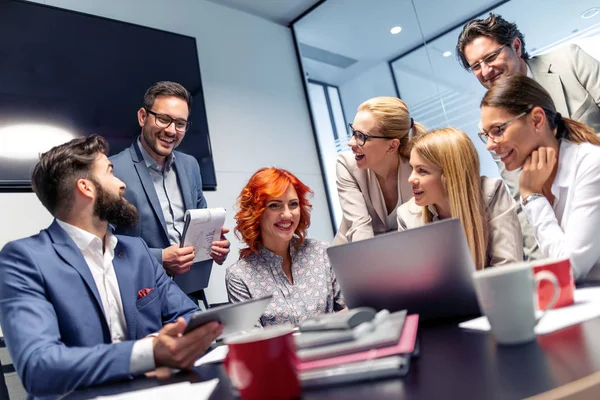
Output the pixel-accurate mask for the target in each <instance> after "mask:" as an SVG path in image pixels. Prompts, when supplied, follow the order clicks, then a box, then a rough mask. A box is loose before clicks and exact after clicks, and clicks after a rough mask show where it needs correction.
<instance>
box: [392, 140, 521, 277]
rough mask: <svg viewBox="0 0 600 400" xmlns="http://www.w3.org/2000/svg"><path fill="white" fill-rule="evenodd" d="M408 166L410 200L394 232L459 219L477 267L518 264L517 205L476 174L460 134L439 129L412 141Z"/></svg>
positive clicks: (475, 160)
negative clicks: (409, 172) (410, 190)
mask: <svg viewBox="0 0 600 400" xmlns="http://www.w3.org/2000/svg"><path fill="white" fill-rule="evenodd" d="M410 166H411V168H412V173H411V175H410V178H409V179H408V181H409V182H410V185H411V187H412V194H413V196H414V197H413V198H412V199H411V200H410V201H409V202H407V203H406V204H403V205H402V206H400V208H399V209H398V230H406V229H411V228H416V227H418V226H422V225H425V224H427V223H430V222H433V221H437V220H443V219H446V218H458V219H459V220H460V222H461V223H462V226H463V228H464V231H465V235H466V238H467V243H468V244H469V249H470V251H471V256H472V257H473V261H474V263H475V267H476V269H478V270H479V269H483V268H486V267H490V266H495V265H502V264H508V263H512V262H517V261H522V260H523V242H522V239H521V227H520V225H519V220H518V218H517V209H516V202H515V201H514V199H513V198H512V197H510V194H509V193H508V190H507V189H506V187H505V186H504V184H503V182H502V180H500V179H495V178H488V177H485V176H480V172H479V157H478V155H477V150H475V146H474V145H473V142H472V141H471V140H470V139H469V137H468V136H467V135H466V134H465V133H464V132H462V131H459V130H458V129H454V128H444V129H437V130H433V131H431V132H428V133H426V134H424V135H421V136H418V137H415V138H414V139H413V145H412V150H411V153H410ZM431 245H432V247H435V243H432V244H431Z"/></svg>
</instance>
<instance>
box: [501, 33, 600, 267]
mask: <svg viewBox="0 0 600 400" xmlns="http://www.w3.org/2000/svg"><path fill="white" fill-rule="evenodd" d="M526 62H527V65H528V66H529V69H531V74H532V75H533V79H535V80H536V81H537V82H538V83H539V84H540V85H542V86H543V87H544V89H546V90H547V91H548V93H550V96H551V97H552V101H553V102H554V105H555V106H556V111H558V112H559V113H561V115H562V116H563V117H569V118H571V119H574V120H577V121H579V122H583V123H584V124H586V125H589V126H591V127H592V128H593V129H594V131H596V132H600V62H598V60H596V59H595V58H594V57H592V56H590V55H589V54H587V53H586V52H585V51H583V50H581V48H580V47H579V46H577V45H574V44H571V45H568V46H564V47H561V48H559V49H557V50H555V51H553V52H551V53H548V54H543V55H540V56H536V57H532V58H531V59H529V60H527V61H526ZM498 169H499V170H500V175H501V176H502V179H504V182H506V185H507V186H508V189H509V191H510V194H511V196H512V197H513V198H514V199H515V200H516V201H517V203H518V205H517V213H518V215H519V221H520V222H521V230H522V232H523V248H524V249H523V250H524V252H525V258H526V259H529V260H535V259H539V258H543V255H542V253H541V251H540V249H539V247H538V245H537V242H536V240H535V237H534V236H533V230H532V229H531V226H530V225H529V223H528V222H527V218H525V215H524V214H523V213H522V211H521V203H520V194H519V177H520V176H521V168H519V169H517V170H514V171H507V170H505V169H504V164H502V163H501V162H498Z"/></svg>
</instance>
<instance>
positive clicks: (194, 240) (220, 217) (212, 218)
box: [181, 208, 227, 262]
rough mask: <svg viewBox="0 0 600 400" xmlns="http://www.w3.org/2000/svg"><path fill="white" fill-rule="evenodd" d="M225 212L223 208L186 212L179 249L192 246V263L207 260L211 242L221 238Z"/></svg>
mask: <svg viewBox="0 0 600 400" xmlns="http://www.w3.org/2000/svg"><path fill="white" fill-rule="evenodd" d="M226 215H227V211H225V209H224V208H199V209H196V210H187V211H186V213H185V217H184V222H185V225H184V227H183V235H182V238H181V247H187V246H194V248H195V249H196V257H194V262H200V261H205V260H209V259H210V258H211V257H210V253H211V246H212V242H213V240H215V238H216V240H219V239H220V238H221V228H223V224H225V216H226Z"/></svg>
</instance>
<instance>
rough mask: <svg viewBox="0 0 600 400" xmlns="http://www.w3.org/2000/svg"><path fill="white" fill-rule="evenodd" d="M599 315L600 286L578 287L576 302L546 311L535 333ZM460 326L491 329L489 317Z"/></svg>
mask: <svg viewBox="0 0 600 400" xmlns="http://www.w3.org/2000/svg"><path fill="white" fill-rule="evenodd" d="M540 314H541V311H538V316H539V315H540ZM598 316H600V287H592V288H584V289H577V290H575V304H573V305H570V306H567V307H562V308H557V309H555V310H549V311H548V312H546V315H545V316H544V318H542V320H541V321H540V323H539V324H537V326H536V327H535V333H536V334H537V335H544V334H546V333H550V332H554V331H557V330H559V329H563V328H566V327H568V326H571V325H575V324H579V323H581V322H583V321H587V320H588V319H592V318H595V317H598ZM458 326H459V327H461V328H464V329H473V330H478V331H489V330H490V323H489V321H488V319H487V317H480V318H475V319H472V320H470V321H466V322H463V323H461V324H459V325H458Z"/></svg>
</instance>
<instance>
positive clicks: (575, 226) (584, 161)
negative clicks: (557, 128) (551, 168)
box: [523, 139, 600, 282]
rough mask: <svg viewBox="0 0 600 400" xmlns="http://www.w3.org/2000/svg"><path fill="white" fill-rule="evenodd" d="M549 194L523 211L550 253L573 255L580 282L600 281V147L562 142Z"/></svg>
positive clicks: (574, 268)
mask: <svg viewBox="0 0 600 400" xmlns="http://www.w3.org/2000/svg"><path fill="white" fill-rule="evenodd" d="M551 190H552V194H553V195H554V204H550V202H549V201H548V200H547V199H546V198H545V197H540V198H537V199H534V200H532V201H531V202H528V203H527V204H526V205H525V206H523V209H524V210H525V215H526V216H527V219H528V220H529V223H530V224H531V226H532V227H533V231H534V235H535V238H536V240H537V242H538V245H539V246H540V249H541V251H542V253H543V254H544V256H545V257H549V258H567V257H569V258H570V259H571V267H572V270H573V277H574V278H575V280H576V281H578V282H582V281H585V280H598V279H600V239H599V237H600V230H599V229H598V227H600V146H594V145H593V144H591V143H581V144H574V143H571V142H569V141H567V140H564V139H563V140H561V141H560V151H559V153H558V170H557V172H556V177H555V178H554V182H553V183H552V189H551Z"/></svg>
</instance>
